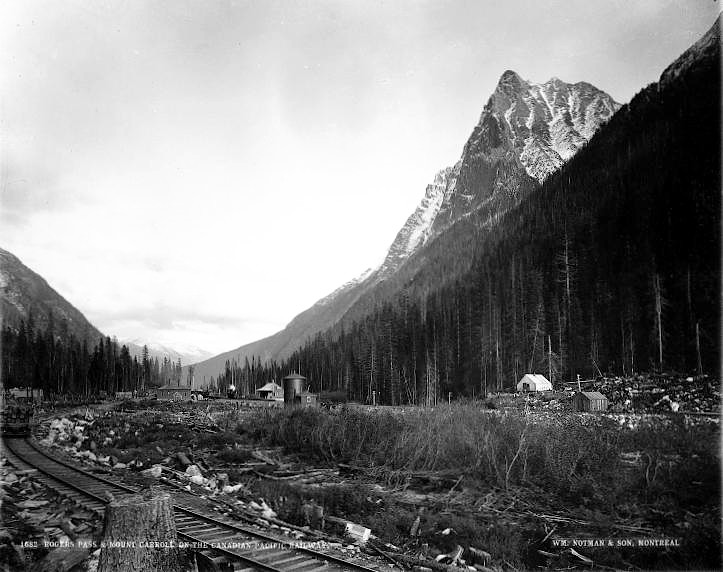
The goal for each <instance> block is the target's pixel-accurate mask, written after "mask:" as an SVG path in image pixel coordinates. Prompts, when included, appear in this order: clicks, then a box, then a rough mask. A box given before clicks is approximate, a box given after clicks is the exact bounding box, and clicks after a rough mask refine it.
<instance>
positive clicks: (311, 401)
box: [293, 391, 319, 407]
mask: <svg viewBox="0 0 723 572" xmlns="http://www.w3.org/2000/svg"><path fill="white" fill-rule="evenodd" d="M293 405H294V407H316V406H317V405H319V396H318V395H317V394H316V393H309V392H308V391H302V392H301V393H297V394H296V395H295V396H294V404H293Z"/></svg>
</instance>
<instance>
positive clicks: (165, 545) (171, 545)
mask: <svg viewBox="0 0 723 572" xmlns="http://www.w3.org/2000/svg"><path fill="white" fill-rule="evenodd" d="M141 570H156V571H160V572H178V571H179V570H180V560H179V548H178V543H177V541H176V522H175V520H174V518H173V505H172V503H171V496H170V495H169V494H168V493H162V492H158V491H153V490H151V491H149V492H148V493H146V494H144V495H132V496H128V497H124V498H123V499H120V500H114V501H113V502H111V503H110V504H108V505H107V506H106V509H105V527H104V532H103V541H102V544H101V551H100V561H99V562H98V572H112V571H123V572H126V571H127V572H140V571H141Z"/></svg>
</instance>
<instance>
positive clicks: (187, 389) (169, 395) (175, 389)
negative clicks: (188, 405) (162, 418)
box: [157, 381, 191, 401]
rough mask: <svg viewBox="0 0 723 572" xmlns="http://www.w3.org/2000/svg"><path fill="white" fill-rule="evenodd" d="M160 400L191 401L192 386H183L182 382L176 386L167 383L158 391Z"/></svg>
mask: <svg viewBox="0 0 723 572" xmlns="http://www.w3.org/2000/svg"><path fill="white" fill-rule="evenodd" d="M157 395H158V399H162V400H165V401H185V400H190V399H191V386H190V385H181V382H180V381H179V382H177V383H176V384H171V383H167V384H166V385H163V386H161V387H159V388H158V391H157Z"/></svg>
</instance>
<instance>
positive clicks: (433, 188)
mask: <svg viewBox="0 0 723 572" xmlns="http://www.w3.org/2000/svg"><path fill="white" fill-rule="evenodd" d="M457 173H458V166H457V165H455V166H454V167H447V168H446V169H442V170H441V171H439V172H438V173H437V175H436V176H435V177H434V182H432V183H430V184H429V185H427V190H426V192H425V194H424V198H423V199H422V201H421V202H420V203H419V206H418V207H417V209H416V210H415V211H414V213H412V215H411V216H410V217H409V218H408V219H407V222H406V223H405V224H404V226H403V227H402V228H401V230H400V231H399V232H398V233H397V236H396V238H395V239H394V242H393V243H392V245H391V247H390V248H389V251H388V253H387V256H386V258H385V259H384V262H383V263H382V265H381V267H380V269H379V272H378V276H379V277H380V278H383V277H385V276H387V275H388V274H390V273H392V272H394V270H395V269H396V268H398V267H399V265H400V264H401V263H402V262H403V261H404V259H406V258H407V257H408V256H409V255H410V254H411V253H413V252H415V251H416V250H417V249H418V248H419V247H420V246H422V245H423V244H424V243H425V242H426V241H427V239H428V238H429V236H430V235H431V232H432V227H433V226H434V222H435V220H436V219H437V215H438V214H439V211H440V209H441V208H442V205H443V204H444V202H445V200H447V201H448V200H449V195H450V194H451V193H452V192H453V191H454V188H455V186H456V184H457Z"/></svg>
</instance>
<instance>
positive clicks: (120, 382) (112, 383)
mask: <svg viewBox="0 0 723 572" xmlns="http://www.w3.org/2000/svg"><path fill="white" fill-rule="evenodd" d="M0 349H1V353H0V357H1V361H2V371H1V372H0V375H2V382H3V386H4V387H33V388H40V389H42V390H43V394H44V395H45V396H52V395H57V394H66V395H67V394H74V395H84V396H88V395H98V394H99V393H100V392H101V391H105V392H107V393H115V392H116V391H143V390H147V389H151V388H153V387H157V386H159V385H162V384H163V383H167V382H168V381H176V380H178V379H180V375H181V363H180V361H179V362H178V363H175V364H174V363H172V362H171V361H170V360H169V359H167V358H164V359H163V361H162V362H160V363H159V361H158V358H151V357H149V355H148V348H147V347H145V346H144V348H143V355H142V356H141V359H140V360H139V359H138V358H137V357H135V356H133V357H131V355H130V353H129V351H128V347H127V346H125V345H123V346H119V344H118V342H117V341H116V340H114V339H111V338H109V337H101V338H100V339H99V340H98V342H97V343H96V345H95V346H93V347H92V348H91V347H90V346H89V344H88V340H87V339H84V340H79V339H78V338H77V337H76V336H75V335H74V334H73V333H68V327H67V324H66V323H65V322H61V323H60V324H59V326H58V328H57V329H56V327H55V323H54V320H53V318H52V314H51V316H50V320H49V324H48V327H47V328H45V329H39V328H36V327H35V324H34V321H33V318H32V315H31V316H30V317H29V319H28V323H26V322H25V321H24V320H22V321H21V322H20V325H19V327H17V328H13V327H10V326H6V327H5V328H3V330H2V347H1V348H0Z"/></svg>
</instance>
